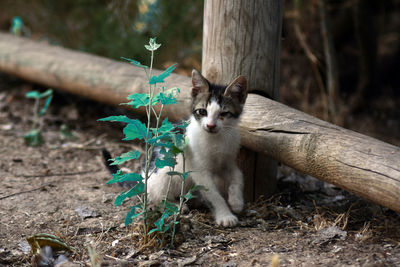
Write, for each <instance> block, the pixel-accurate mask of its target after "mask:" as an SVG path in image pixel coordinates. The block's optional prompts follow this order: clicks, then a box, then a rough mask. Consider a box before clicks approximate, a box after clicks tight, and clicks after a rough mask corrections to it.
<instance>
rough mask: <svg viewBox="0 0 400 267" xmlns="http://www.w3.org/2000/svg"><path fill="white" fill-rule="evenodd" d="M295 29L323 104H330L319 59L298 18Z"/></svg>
mask: <svg viewBox="0 0 400 267" xmlns="http://www.w3.org/2000/svg"><path fill="white" fill-rule="evenodd" d="M293 27H294V33H295V35H296V37H297V39H298V40H299V43H300V46H301V48H303V50H304V53H305V54H306V57H307V59H308V60H309V61H310V63H311V69H312V71H313V72H314V76H315V80H316V82H317V85H318V88H319V89H320V91H321V97H322V102H323V103H328V99H327V96H326V89H325V85H324V82H323V79H322V76H321V73H320V71H319V67H318V65H319V61H318V58H317V57H316V56H315V55H314V54H313V53H312V51H311V49H310V47H309V46H308V44H307V42H306V38H305V36H304V34H303V33H302V31H301V30H300V26H299V22H298V19H297V18H296V19H295V22H294V26H293ZM325 109H326V110H325V111H324V113H325V114H327V110H328V108H327V107H326V106H325Z"/></svg>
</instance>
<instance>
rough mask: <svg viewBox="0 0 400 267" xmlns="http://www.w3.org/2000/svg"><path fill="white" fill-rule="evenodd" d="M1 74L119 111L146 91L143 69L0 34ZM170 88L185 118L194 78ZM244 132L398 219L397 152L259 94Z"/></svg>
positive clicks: (176, 80) (176, 110)
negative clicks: (176, 90) (176, 91)
mask: <svg viewBox="0 0 400 267" xmlns="http://www.w3.org/2000/svg"><path fill="white" fill-rule="evenodd" d="M0 71H2V72H5V73H8V74H12V75H16V76H18V77H20V78H23V79H27V80H30V81H33V82H36V83H41V84H43V85H46V86H49V87H54V88H57V89H60V90H64V91H68V92H71V93H74V94H78V95H82V96H85V97H88V98H91V99H94V100H97V101H101V102H104V103H109V104H113V105H117V104H118V103H121V102H124V101H125V97H126V96H127V95H129V94H131V93H134V92H144V91H145V90H146V79H145V75H144V73H143V71H142V70H141V69H140V68H137V67H134V66H131V65H129V64H127V63H121V62H116V61H113V60H110V59H105V58H102V57H98V56H94V55H89V54H86V53H82V52H76V51H72V50H69V49H65V48H61V47H56V46H50V45H47V44H42V43H38V42H35V41H31V40H28V39H24V38H18V37H14V36H11V35H9V34H1V33H0ZM155 74H159V72H156V73H155ZM166 86H167V87H172V86H174V87H175V86H177V87H179V88H180V89H181V94H180V96H179V104H177V105H171V106H169V108H168V109H166V114H167V116H168V117H170V118H172V119H181V118H184V117H185V116H187V115H188V112H187V111H188V110H189V104H190V94H189V90H190V79H189V78H188V77H185V76H181V75H175V74H174V75H172V76H171V77H170V78H168V82H167V85H166ZM239 128H240V133H241V137H242V143H243V145H244V146H245V147H247V148H249V149H251V150H253V151H257V152H262V153H264V154H265V155H267V156H270V157H272V158H274V159H276V160H278V161H281V162H282V163H284V164H286V165H288V166H290V167H293V168H295V169H297V170H298V171H300V172H303V173H307V174H310V175H312V176H314V177H316V178H319V179H321V180H324V181H326V182H329V183H332V184H335V185H337V186H339V187H341V188H343V189H345V190H348V191H350V192H353V193H355V194H356V195H359V196H361V197H364V198H366V199H369V200H371V201H374V202H376V203H378V204H381V205H383V206H386V207H388V208H390V209H392V210H394V211H397V212H400V148H399V147H397V146H393V145H390V144H387V143H384V142H381V141H379V140H377V139H374V138H372V137H368V136H365V135H362V134H359V133H356V132H353V131H350V130H346V129H343V128H341V127H338V126H335V125H333V124H330V123H328V122H325V121H322V120H319V119H317V118H315V117H312V116H310V115H307V114H305V113H303V112H300V111H298V110H295V109H292V108H290V107H287V106H285V105H283V104H280V103H278V102H275V101H273V100H270V99H267V98H264V97H261V96H258V95H250V96H249V97H248V100H247V103H246V106H245V109H244V113H243V116H242V119H241V123H240V125H239Z"/></svg>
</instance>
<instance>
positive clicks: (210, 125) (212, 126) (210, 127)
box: [207, 124, 217, 130]
mask: <svg viewBox="0 0 400 267" xmlns="http://www.w3.org/2000/svg"><path fill="white" fill-rule="evenodd" d="M215 127H217V125H215V124H207V128H208V129H210V130H212V129H214V128H215Z"/></svg>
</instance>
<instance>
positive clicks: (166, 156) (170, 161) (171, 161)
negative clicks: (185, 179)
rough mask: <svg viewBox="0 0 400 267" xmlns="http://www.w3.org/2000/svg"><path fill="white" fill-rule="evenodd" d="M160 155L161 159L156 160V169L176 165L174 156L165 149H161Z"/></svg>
mask: <svg viewBox="0 0 400 267" xmlns="http://www.w3.org/2000/svg"><path fill="white" fill-rule="evenodd" d="M160 154H161V155H163V157H162V159H160V158H156V162H155V165H156V167H157V168H159V169H162V168H164V167H167V166H168V167H174V166H175V165H176V160H175V155H174V154H173V153H172V152H171V151H170V150H166V149H165V148H161V150H160Z"/></svg>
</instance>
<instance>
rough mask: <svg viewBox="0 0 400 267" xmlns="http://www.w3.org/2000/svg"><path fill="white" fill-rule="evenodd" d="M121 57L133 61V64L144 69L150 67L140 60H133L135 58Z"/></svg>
mask: <svg viewBox="0 0 400 267" xmlns="http://www.w3.org/2000/svg"><path fill="white" fill-rule="evenodd" d="M121 58H122V59H124V60H126V61H129V63H131V64H132V65H135V66H136V67H141V68H143V69H147V68H148V67H147V66H146V65H142V64H140V62H139V61H136V60H133V59H129V58H126V57H121Z"/></svg>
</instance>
